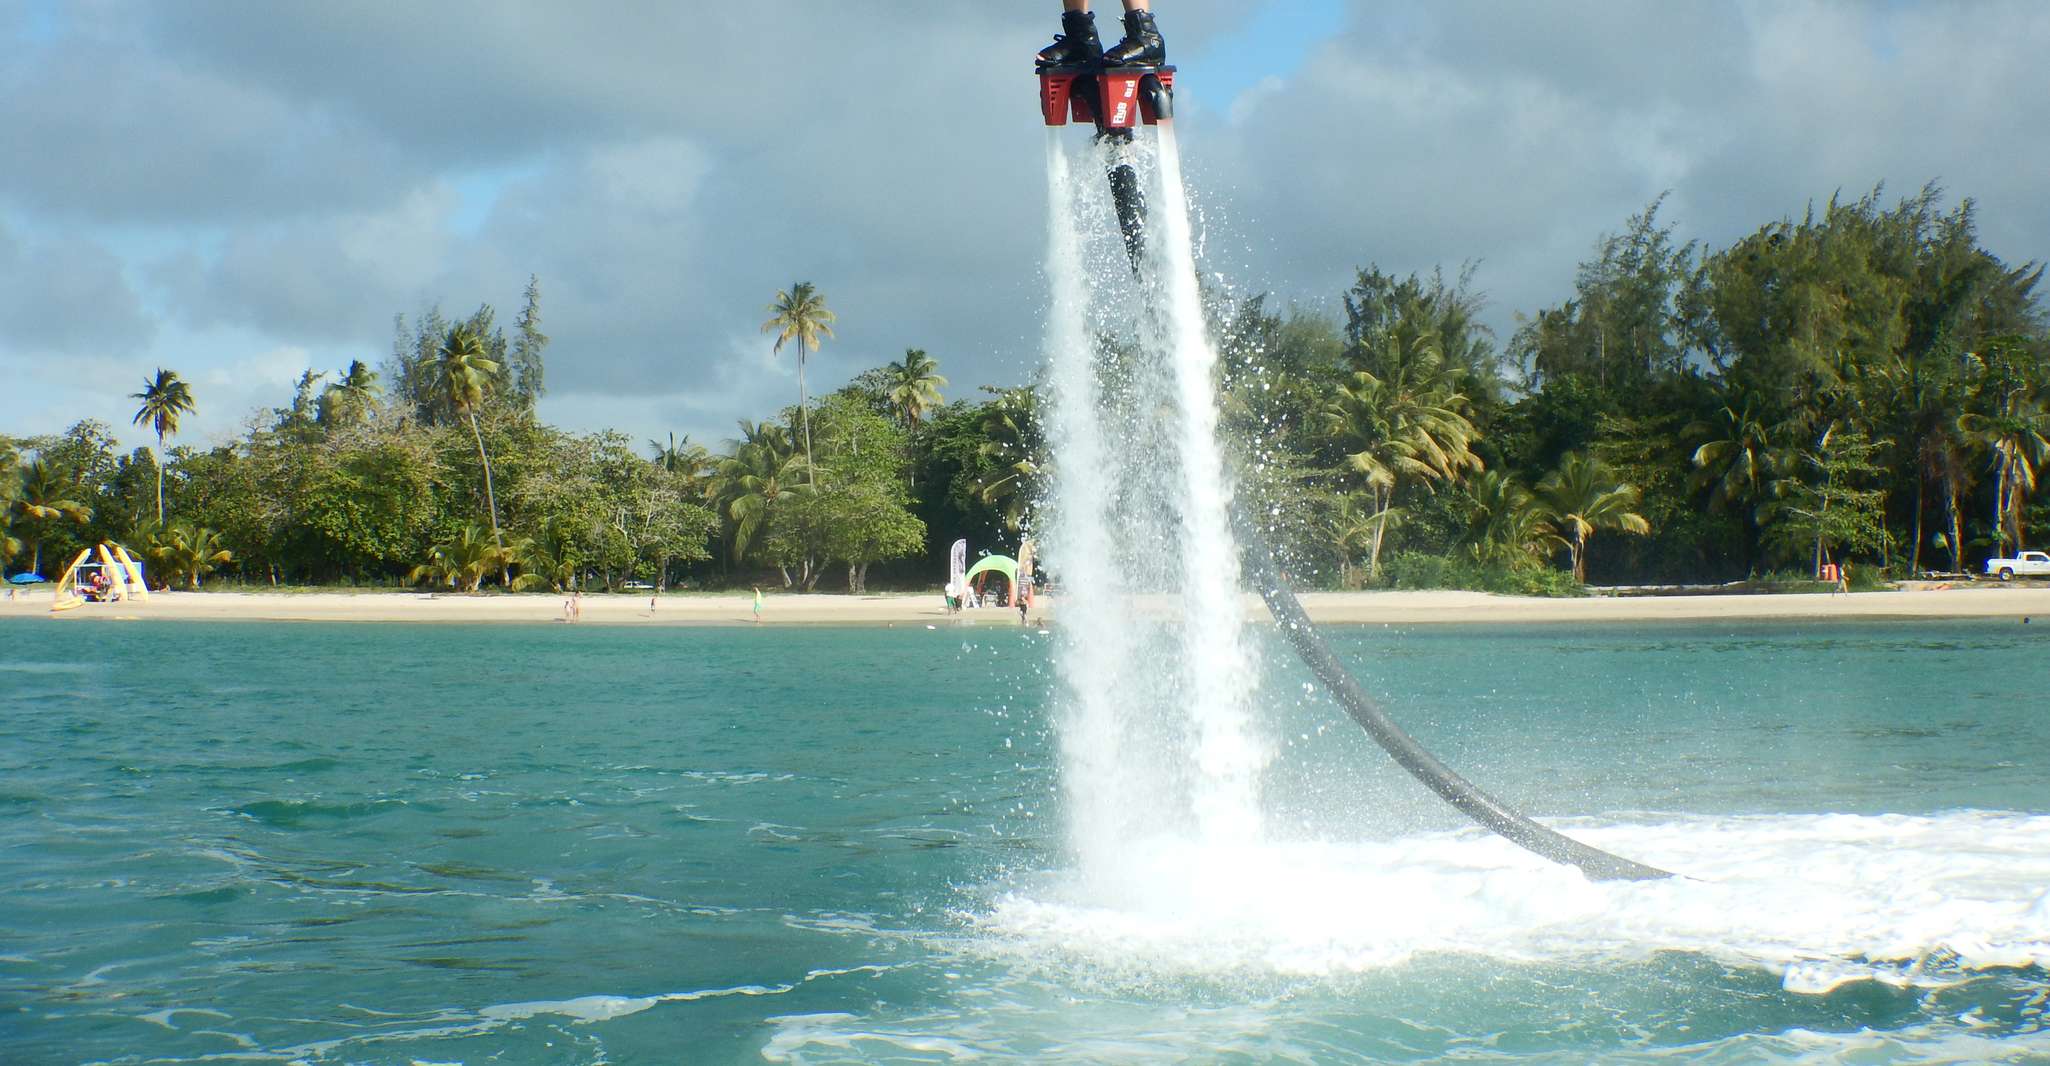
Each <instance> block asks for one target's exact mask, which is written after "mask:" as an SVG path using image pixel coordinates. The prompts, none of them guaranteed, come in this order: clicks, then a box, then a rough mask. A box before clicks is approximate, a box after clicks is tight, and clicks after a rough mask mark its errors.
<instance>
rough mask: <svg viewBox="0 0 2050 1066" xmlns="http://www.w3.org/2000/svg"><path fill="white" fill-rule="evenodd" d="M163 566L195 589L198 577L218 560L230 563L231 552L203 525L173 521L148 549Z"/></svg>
mask: <svg viewBox="0 0 2050 1066" xmlns="http://www.w3.org/2000/svg"><path fill="white" fill-rule="evenodd" d="M148 554H149V556H150V557H151V558H153V559H155V560H156V561H157V562H159V563H162V564H163V566H164V569H166V570H169V571H170V572H171V573H172V574H174V575H176V576H179V577H182V578H184V579H185V585H186V587H187V588H191V589H197V588H199V585H200V580H201V579H202V578H204V577H205V576H206V575H208V574H211V573H213V572H214V570H215V569H216V568H218V567H219V566H220V564H222V563H228V562H233V561H234V560H235V553H234V552H231V551H229V550H228V549H226V548H223V547H221V535H220V534H219V533H218V532H215V531H214V530H212V529H209V528H207V527H206V526H200V525H193V524H191V523H189V522H173V523H171V525H170V527H169V528H167V529H165V530H163V531H162V532H161V533H159V534H157V538H156V544H155V545H154V546H153V547H151V548H150V549H149V551H148Z"/></svg>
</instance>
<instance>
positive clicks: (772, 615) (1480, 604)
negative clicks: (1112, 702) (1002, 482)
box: [0, 585, 2050, 626]
mask: <svg viewBox="0 0 2050 1066" xmlns="http://www.w3.org/2000/svg"><path fill="white" fill-rule="evenodd" d="M563 599H564V597H562V596H560V595H545V594H521V595H489V594H487V595H480V596H464V595H452V594H448V593H440V594H435V595H428V594H425V593H411V592H275V593H271V592H159V593H154V594H152V595H151V596H150V598H149V599H148V600H147V601H146V602H135V603H107V604H87V605H86V606H84V607H81V608H78V609H75V610H71V611H65V612H62V613H59V614H54V615H53V614H51V613H50V611H49V607H50V594H49V592H48V591H37V592H32V593H29V594H27V595H25V596H21V597H17V598H15V599H13V600H8V599H5V598H0V618H48V619H50V620H52V621H55V622H65V621H73V620H77V619H85V618H102V619H106V618H120V619H137V620H141V619H166V620H170V619H189V620H205V621H267V622H519V623H535V624H540V623H560V622H562V620H563ZM1302 600H1303V605H1304V607H1305V608H1307V609H1308V610H1309V612H1310V616H1311V617H1312V618H1315V619H1316V620H1317V621H1319V622H1325V623H1340V624H1344V623H1351V624H1398V623H1399V624H1419V623H1473V622H1482V623H1540V622H1597V623H1598V622H1651V621H1711V620H1718V619H1729V620H1744V619H1846V618H1862V619H1874V618H2016V619H2019V618H2026V617H2034V616H2042V617H2043V619H2044V621H2045V623H2046V624H2050V586H2039V585H2027V586H1998V585H1974V586H1967V587H1955V588H1942V587H1937V588H1927V587H1921V588H1907V589H1898V590H1892V591H1882V592H1861V593H1850V594H1844V595H1832V594H1828V593H1810V594H1785V595H1691V596H1689V595H1668V596H1627V597H1625V596H1589V597H1585V598H1580V599H1540V598H1534V597H1522V596H1496V595H1491V594H1488V593H1480V592H1440V591H1433V592H1310V593H1304V594H1303V596H1302ZM1245 605H1246V612H1247V616H1248V617H1250V618H1255V619H1264V618H1265V617H1266V609H1265V608H1264V607H1263V606H1262V605H1261V603H1260V601H1259V598H1258V597H1256V596H1253V595H1250V594H1249V595H1247V596H1246V597H1245ZM1143 606H1145V607H1146V608H1147V609H1151V610H1157V611H1166V610H1170V609H1171V608H1172V603H1171V601H1169V600H1167V599H1165V598H1149V599H1147V600H1145V601H1144V603H1143ZM752 608H753V597H752V596H751V594H748V593H670V594H665V595H663V596H661V597H660V598H659V599H658V600H657V602H656V604H655V606H654V608H653V609H652V610H651V609H650V607H649V598H648V596H647V595H645V594H642V595H624V594H621V595H604V594H599V595H591V596H586V597H584V600H583V618H582V621H581V624H583V625H752V624H754V614H753V609H752ZM1059 614H1060V611H1059V597H1057V596H1046V597H1042V598H1041V600H1040V601H1039V602H1038V603H1036V604H1035V605H1034V607H1033V610H1032V617H1033V620H1034V621H1035V622H1039V621H1046V622H1055V621H1058V619H1059ZM762 624H764V625H882V626H893V625H894V626H910V625H931V626H942V625H977V626H1015V625H1017V624H1018V614H1017V612H1016V611H1013V610H1010V609H1007V608H1002V607H987V608H981V609H978V610H972V611H966V612H963V613H961V614H959V615H949V614H948V613H947V612H946V609H945V608H944V607H943V606H942V605H941V603H940V597H939V595H938V594H937V593H923V594H921V593H892V594H884V595H871V596H848V595H844V594H828V593H820V594H811V595H801V594H782V593H771V594H769V595H768V597H767V600H766V603H765V605H764V607H763V610H762Z"/></svg>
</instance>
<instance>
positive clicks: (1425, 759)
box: [1233, 512, 1673, 881]
mask: <svg viewBox="0 0 2050 1066" xmlns="http://www.w3.org/2000/svg"><path fill="white" fill-rule="evenodd" d="M1233 519H1234V520H1233V525H1234V526H1236V527H1237V530H1238V537H1239V543H1241V544H1243V545H1245V546H1246V548H1247V552H1246V557H1247V562H1248V564H1249V568H1250V571H1251V573H1250V575H1249V576H1251V577H1252V579H1253V581H1254V583H1255V584H1256V585H1258V586H1259V589H1260V598H1261V599H1263V600H1265V601H1267V609H1268V610H1269V611H1271V612H1273V614H1274V620H1275V622H1277V623H1279V624H1280V626H1281V635H1282V636H1283V637H1285V638H1287V640H1288V643H1289V646H1290V647H1292V648H1294V649H1295V653H1296V655H1298V656H1300V657H1301V658H1302V660H1303V665H1305V666H1308V667H1309V668H1310V672H1311V673H1313V674H1315V675H1317V680H1319V681H1321V682H1323V683H1324V689H1325V691H1327V692H1329V693H1331V698H1333V699H1335V700H1337V701H1338V704H1339V706H1341V707H1344V708H1345V713H1347V714H1349V715H1351V716H1352V720H1353V721H1355V722H1358V723H1359V724H1360V728H1362V729H1365V730H1366V731H1367V735H1368V736H1370V737H1373V738H1374V742H1375V743H1377V744H1379V745H1381V747H1382V748H1383V749H1384V750H1386V751H1387V752H1388V754H1389V756H1390V757H1392V758H1393V759H1394V760H1395V761H1396V763H1397V764H1399V765H1400V766H1401V767H1402V768H1403V769H1405V770H1408V771H1409V772H1410V775H1411V776H1413V777H1415V778H1416V779H1417V780H1419V781H1422V782H1423V783H1424V785H1425V786H1426V787H1428V788H1429V789H1430V790H1431V791H1433V792H1436V793H1437V794H1438V795H1439V796H1440V797H1441V798H1443V799H1444V800H1445V802H1447V803H1450V804H1451V805H1453V806H1454V807H1457V808H1459V810H1460V811H1461V812H1462V813H1464V814H1465V815H1466V816H1467V817H1469V818H1472V819H1473V820H1474V821H1476V822H1479V823H1480V824H1481V825H1483V826H1486V827H1487V828H1488V829H1491V830H1493V831H1495V832H1496V833H1498V834H1500V835H1502V836H1504V837H1506V838H1508V839H1509V840H1510V841H1511V842H1512V843H1514V844H1516V845H1518V846H1519V847H1522V848H1524V849H1526V850H1529V851H1532V852H1535V853H1536V854H1538V855H1542V856H1544V857H1545V858H1547V859H1550V860H1552V861H1553V862H1561V863H1566V864H1567V865H1569V866H1577V867H1579V868H1580V870H1581V872H1582V873H1585V874H1586V875H1587V876H1588V877H1590V878H1592V879H1594V880H1596V881H1650V880H1654V879H1656V878H1661V877H1671V876H1673V875H1672V873H1670V872H1669V871H1666V870H1661V869H1659V868H1658V867H1656V866H1646V865H1645V864H1643V863H1641V862H1635V861H1632V860H1630V859H1626V858H1623V857H1621V856H1619V855H1611V854H1609V853H1608V852H1606V851H1602V850H1600V849H1599V848H1592V847H1589V846H1588V845H1586V844H1583V843H1581V842H1580V841H1578V840H1574V839H1573V838H1572V837H1569V836H1566V835H1564V834H1561V833H1557V832H1554V831H1553V830H1550V829H1547V828H1545V827H1544V826H1542V825H1539V824H1538V823H1536V822H1534V821H1531V820H1530V819H1529V818H1527V817H1525V816H1524V815H1523V814H1522V813H1520V812H1518V811H1516V810H1514V809H1512V808H1511V807H1509V806H1508V805H1507V804H1505V803H1503V802H1502V801H1501V800H1498V799H1496V798H1495V797H1493V796H1490V795H1488V794H1487V793H1486V792H1483V791H1481V790H1480V789H1479V788H1478V787H1477V786H1475V785H1474V784H1473V782H1471V781H1468V780H1467V779H1465V778H1463V777H1461V776H1459V775H1458V774H1457V773H1455V772H1454V771H1453V770H1452V768H1451V767H1449V766H1446V765H1445V764H1444V763H1442V762H1439V761H1438V758H1437V756H1435V755H1432V754H1431V753H1430V752H1428V751H1426V750H1424V746H1423V745H1421V744H1419V743H1417V742H1416V738H1414V737H1412V736H1410V735H1409V734H1408V733H1406V732H1404V731H1403V729H1402V727H1401V726H1399V725H1396V724H1395V720H1394V719H1392V718H1390V717H1388V714H1387V712H1385V711H1383V710H1382V709H1381V708H1380V706H1379V705H1378V704H1377V703H1375V702H1374V698H1373V697H1372V696H1369V695H1367V693H1366V690H1365V689H1362V688H1361V687H1360V683H1359V682H1358V681H1356V680H1354V679H1353V676H1352V673H1351V672H1350V671H1348V670H1347V669H1346V668H1345V664H1344V663H1341V662H1339V661H1338V656H1336V655H1334V654H1332V652H1331V647H1330V646H1329V645H1327V644H1325V643H1324V638H1323V636H1322V635H1320V634H1319V633H1318V632H1317V627H1316V626H1315V625H1314V624H1312V623H1311V622H1310V616H1309V615H1308V614H1307V613H1306V612H1304V610H1303V605H1302V604H1301V603H1299V602H1297V600H1296V598H1295V593H1294V592H1293V591H1291V590H1290V589H1289V587H1288V582H1287V581H1285V580H1283V579H1282V576H1281V572H1280V569H1279V568H1278V567H1277V566H1276V565H1275V563H1274V556H1273V554H1272V553H1271V552H1269V551H1268V550H1267V544H1266V539H1265V538H1264V537H1262V536H1261V534H1260V530H1259V529H1258V528H1256V527H1255V526H1254V524H1253V523H1252V522H1250V521H1247V520H1246V517H1245V515H1244V513H1242V512H1234V514H1233Z"/></svg>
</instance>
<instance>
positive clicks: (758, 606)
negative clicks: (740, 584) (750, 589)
mask: <svg viewBox="0 0 2050 1066" xmlns="http://www.w3.org/2000/svg"><path fill="white" fill-rule="evenodd" d="M754 590H755V624H756V625H761V624H762V587H761V586H760V585H756V586H754Z"/></svg>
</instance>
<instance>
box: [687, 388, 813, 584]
mask: <svg viewBox="0 0 2050 1066" xmlns="http://www.w3.org/2000/svg"><path fill="white" fill-rule="evenodd" d="M740 432H741V438H742V439H740V440H738V441H735V442H734V445H733V452H732V454H730V455H728V456H726V457H725V458H723V459H721V460H719V465H718V466H717V467H716V468H715V469H714V470H713V473H712V476H711V478H710V480H708V481H706V482H705V498H706V499H707V500H709V501H711V503H712V506H713V509H714V510H716V511H717V512H718V513H719V515H720V516H721V517H723V518H724V519H725V520H726V523H727V530H728V535H729V536H730V538H731V551H732V553H733V561H735V562H739V561H740V560H741V559H742V558H744V557H745V556H746V555H747V553H748V549H750V548H752V547H753V546H754V544H755V541H756V539H757V538H758V537H759V535H760V534H761V532H762V530H763V529H764V528H765V527H766V526H767V525H768V522H769V520H770V518H771V517H773V515H774V512H775V509H776V505H777V504H778V503H780V502H782V501H783V500H786V499H789V498H790V497H791V496H793V495H796V494H797V492H798V491H800V489H802V488H803V486H800V485H799V484H798V471H799V470H800V469H802V470H804V471H806V472H807V473H808V472H809V471H810V465H811V464H809V463H807V462H805V460H804V458H803V457H802V456H799V455H797V454H796V453H794V452H793V451H791V449H790V439H789V436H788V434H786V433H785V432H784V431H783V429H782V427H780V426H775V425H771V424H769V423H751V422H748V421H746V420H742V421H741V423H740Z"/></svg>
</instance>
